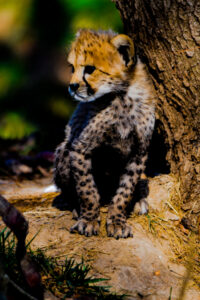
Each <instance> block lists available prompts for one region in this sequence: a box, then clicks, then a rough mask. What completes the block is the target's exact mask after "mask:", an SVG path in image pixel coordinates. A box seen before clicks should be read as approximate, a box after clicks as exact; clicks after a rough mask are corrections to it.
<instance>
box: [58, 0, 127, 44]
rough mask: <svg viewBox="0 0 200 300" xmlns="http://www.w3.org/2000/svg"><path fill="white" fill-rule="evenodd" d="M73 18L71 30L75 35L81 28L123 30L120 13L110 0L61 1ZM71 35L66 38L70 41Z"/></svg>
mask: <svg viewBox="0 0 200 300" xmlns="http://www.w3.org/2000/svg"><path fill="white" fill-rule="evenodd" d="M61 2H62V3H63V5H64V7H65V9H66V10H67V11H68V12H69V14H70V15H71V16H72V19H71V24H70V30H71V32H72V33H75V32H76V31H77V30H78V29H80V28H91V29H104V30H107V29H110V28H111V29H113V30H116V31H119V32H121V31H122V30H123V27H122V22H121V19H120V15H119V11H118V10H117V9H116V8H115V5H114V3H112V2H111V1H109V0H96V1H94V0H77V1H71V0H61ZM69 38H71V35H70V34H69V35H68V36H67V37H66V41H69Z"/></svg>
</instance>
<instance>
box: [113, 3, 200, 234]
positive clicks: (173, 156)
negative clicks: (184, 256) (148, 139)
mask: <svg viewBox="0 0 200 300" xmlns="http://www.w3.org/2000/svg"><path fill="white" fill-rule="evenodd" d="M113 1H114V2H115V3H116V7H117V8H118V9H119V11H120V14H121V18H122V20H123V23H124V27H125V32H126V33H127V34H128V35H130V36H131V37H132V38H133V40H134V41H135V45H136V47H138V54H139V56H140V57H141V58H142V59H143V60H144V62H145V63H146V65H147V68H148V70H149V73H150V76H151V77H152V80H153V83H154V86H155V89H156V92H157V99H158V105H157V118H158V119H159V121H160V124H162V126H163V128H164V132H165V135H166V140H165V143H166V144H168V153H167V157H166V158H167V161H168V162H169V164H170V169H171V172H172V173H174V174H176V175H177V176H178V177H179V178H180V183H181V185H180V190H181V196H182V199H183V205H182V208H183V209H184V210H185V211H186V212H187V214H186V216H187V217H186V218H185V224H187V225H188V227H190V228H191V229H193V230H195V231H196V230H197V229H198V225H199V224H198V221H197V220H198V216H199V214H200V106H199V104H200V61H199V59H200V2H199V0H174V1H173V0H151V1H149V0H113ZM157 146H158V147H159V145H157Z"/></svg>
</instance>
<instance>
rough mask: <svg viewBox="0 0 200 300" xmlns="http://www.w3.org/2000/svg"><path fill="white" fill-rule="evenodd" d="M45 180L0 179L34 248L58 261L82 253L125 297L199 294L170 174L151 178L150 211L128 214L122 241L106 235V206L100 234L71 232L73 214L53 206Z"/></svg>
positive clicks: (194, 258)
mask: <svg viewBox="0 0 200 300" xmlns="http://www.w3.org/2000/svg"><path fill="white" fill-rule="evenodd" d="M50 185H51V178H49V179H48V178H47V179H43V180H37V181H23V182H20V183H19V182H14V181H12V182H11V181H3V180H2V181H0V193H1V194H2V195H3V196H5V197H6V198H7V199H8V200H9V201H10V202H11V203H13V204H15V205H16V206H17V207H18V208H19V209H20V210H21V211H23V212H24V215H25V217H26V218H27V220H28V221H29V235H28V239H31V238H32V237H33V236H34V235H35V234H36V233H38V234H37V236H36V237H35V239H34V240H33V242H32V247H33V248H38V247H39V248H41V249H45V250H46V251H47V254H48V255H52V256H57V257H59V258H60V259H61V260H62V259H64V257H65V256H66V255H67V256H68V257H73V258H75V259H76V260H77V261H79V260H81V259H82V257H83V258H84V259H85V261H86V262H87V263H89V264H90V265H91V266H92V273H93V275H96V276H98V277H106V278H110V281H109V285H111V286H112V287H113V290H115V291H118V292H119V291H120V292H123V293H126V294H129V295H130V297H129V298H128V299H141V297H143V298H142V299H156V300H162V299H163V300H166V299H168V298H169V296H170V293H171V295H172V297H171V299H183V296H182V295H181V293H185V298H184V299H185V300H189V299H192V300H194V299H195V300H196V299H197V300H198V299H200V289H199V282H200V276H199V274H200V273H199V271H200V253H199V239H198V236H197V235H195V234H193V233H191V232H190V231H188V230H187V229H185V228H184V227H183V226H182V225H181V223H180V221H181V218H182V217H183V212H182V211H181V209H180V206H181V198H180V194H179V183H178V182H177V180H176V179H175V178H174V177H173V176H171V175H162V176H157V177H154V178H153V179H151V180H150V194H149V196H148V202H149V204H150V212H149V214H148V215H147V216H138V215H137V214H136V213H132V214H131V216H130V218H129V219H128V222H129V223H130V224H131V225H132V226H133V231H134V237H133V238H128V239H125V240H123V239H121V240H115V239H113V238H108V237H107V235H106V230H105V217H106V211H107V207H102V209H101V219H102V222H101V231H100V235H99V236H95V237H90V238H86V237H85V236H81V235H78V234H70V232H69V229H70V227H71V225H72V224H73V223H74V220H72V214H71V212H69V211H60V210H58V209H56V208H54V207H52V200H53V199H54V197H55V196H56V195H57V194H56V193H55V192H53V193H52V192H49V193H47V192H46V187H48V186H50ZM0 224H1V225H2V226H3V223H2V222H1V223H0ZM170 290H171V292H170ZM180 297H182V298H180Z"/></svg>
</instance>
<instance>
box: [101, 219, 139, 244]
mask: <svg viewBox="0 0 200 300" xmlns="http://www.w3.org/2000/svg"><path fill="white" fill-rule="evenodd" d="M106 229H107V235H108V236H112V237H114V238H116V239H117V240H118V239H119V238H124V239H126V238H128V237H133V231H132V227H131V226H129V225H127V224H126V223H121V224H120V223H119V222H114V221H111V220H107V224H106Z"/></svg>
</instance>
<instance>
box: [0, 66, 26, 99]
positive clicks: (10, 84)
mask: <svg viewBox="0 0 200 300" xmlns="http://www.w3.org/2000/svg"><path fill="white" fill-rule="evenodd" d="M21 82H22V70H21V68H20V67H19V66H18V65H16V64H12V63H1V64H0V99H1V98H3V97H5V96H6V95H7V94H9V93H10V92H13V89H15V88H16V87H17V86H19V85H20V84H21Z"/></svg>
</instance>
